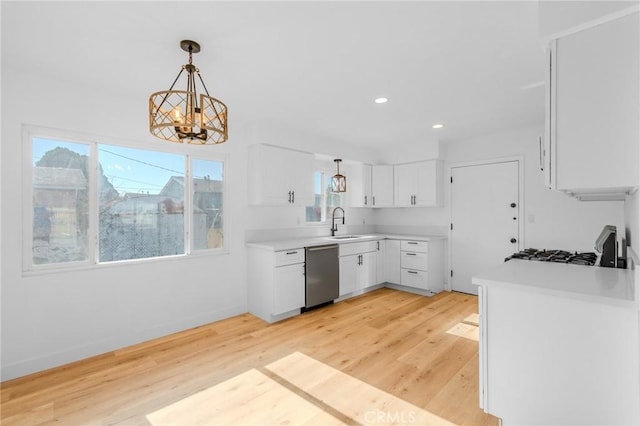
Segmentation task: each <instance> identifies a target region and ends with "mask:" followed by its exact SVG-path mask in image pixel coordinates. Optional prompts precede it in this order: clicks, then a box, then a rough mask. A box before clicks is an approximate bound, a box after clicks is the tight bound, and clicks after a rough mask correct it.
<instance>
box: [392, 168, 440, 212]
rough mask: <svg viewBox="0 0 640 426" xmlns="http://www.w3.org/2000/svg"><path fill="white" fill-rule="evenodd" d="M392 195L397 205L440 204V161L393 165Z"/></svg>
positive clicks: (425, 205) (432, 205)
mask: <svg viewBox="0 0 640 426" xmlns="http://www.w3.org/2000/svg"><path fill="white" fill-rule="evenodd" d="M394 197H395V205H396V206H397V207H434V206H441V205H442V162H441V161H439V160H429V161H421V162H418V163H410V164H400V165H396V166H394Z"/></svg>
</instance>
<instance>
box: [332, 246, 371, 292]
mask: <svg viewBox="0 0 640 426" xmlns="http://www.w3.org/2000/svg"><path fill="white" fill-rule="evenodd" d="M377 243H378V242H377V241H368V242H365V243H352V244H341V245H340V297H342V296H345V295H348V294H351V293H355V292H359V291H361V290H364V289H366V288H368V287H371V286H373V285H376V284H377V282H378V281H377V269H378V267H377V251H378V249H377V248H378V244H377Z"/></svg>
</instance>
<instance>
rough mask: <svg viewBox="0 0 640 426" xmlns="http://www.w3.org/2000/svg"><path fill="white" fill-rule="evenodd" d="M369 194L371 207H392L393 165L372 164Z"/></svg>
mask: <svg viewBox="0 0 640 426" xmlns="http://www.w3.org/2000/svg"><path fill="white" fill-rule="evenodd" d="M371 196H372V202H373V207H393V166H373V168H372V170H371Z"/></svg>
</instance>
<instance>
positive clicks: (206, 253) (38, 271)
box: [22, 248, 231, 277]
mask: <svg viewBox="0 0 640 426" xmlns="http://www.w3.org/2000/svg"><path fill="white" fill-rule="evenodd" d="M229 254H231V253H230V252H229V250H228V249H227V248H225V249H220V250H201V251H198V252H195V253H191V254H177V255H173V256H160V257H150V258H145V259H130V260H117V261H112V262H103V263H87V262H83V263H76V264H74V265H55V266H42V267H36V268H32V269H28V270H23V271H22V276H23V277H35V276H42V275H49V274H60V273H62V274H64V273H74V272H84V271H92V270H102V269H109V268H120V267H125V266H138V265H147V264H154V263H160V262H162V263H166V262H176V261H188V260H190V259H198V258H204V257H216V256H225V255H229Z"/></svg>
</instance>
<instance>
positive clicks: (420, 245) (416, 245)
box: [400, 240, 429, 253]
mask: <svg viewBox="0 0 640 426" xmlns="http://www.w3.org/2000/svg"><path fill="white" fill-rule="evenodd" d="M428 246H429V243H428V242H426V241H411V240H402V242H401V243H400V250H402V251H412V252H419V253H426V252H427V251H428V250H427V248H428Z"/></svg>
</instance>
